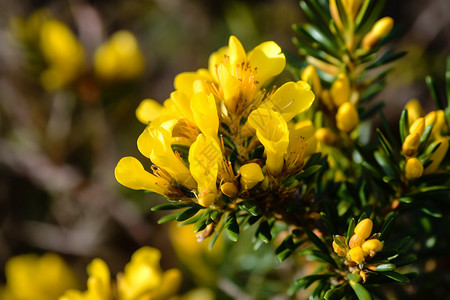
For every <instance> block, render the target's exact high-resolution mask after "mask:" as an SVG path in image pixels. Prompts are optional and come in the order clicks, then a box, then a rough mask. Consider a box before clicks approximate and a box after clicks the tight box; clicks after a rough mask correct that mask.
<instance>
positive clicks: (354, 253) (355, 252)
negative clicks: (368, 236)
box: [348, 247, 364, 264]
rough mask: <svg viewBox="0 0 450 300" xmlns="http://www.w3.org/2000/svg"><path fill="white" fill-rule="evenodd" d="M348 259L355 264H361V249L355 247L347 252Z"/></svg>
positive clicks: (362, 257)
mask: <svg viewBox="0 0 450 300" xmlns="http://www.w3.org/2000/svg"><path fill="white" fill-rule="evenodd" d="M348 256H349V257H348V258H349V259H350V260H352V261H354V262H356V263H357V264H362V262H363V260H364V253H363V250H362V248H361V247H355V248H352V249H350V251H348Z"/></svg>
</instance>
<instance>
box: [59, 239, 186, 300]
mask: <svg viewBox="0 0 450 300" xmlns="http://www.w3.org/2000/svg"><path fill="white" fill-rule="evenodd" d="M160 259H161V253H160V252H159V250H157V249H155V248H151V247H143V248H140V249H138V250H137V251H136V252H135V253H134V254H133V255H132V256H131V261H130V262H129V263H128V264H127V265H126V266H125V269H124V272H123V273H119V274H118V275H117V281H116V282H115V283H114V282H112V281H111V273H110V271H109V268H108V266H107V265H106V263H105V262H104V261H103V260H101V259H99V258H96V259H94V260H93V261H92V262H91V263H90V264H89V265H88V267H87V271H88V275H89V278H88V281H87V290H86V291H85V292H81V291H77V290H69V291H67V292H66V293H65V294H64V295H63V296H61V297H60V298H59V300H113V299H117V300H132V299H155V300H164V299H170V298H171V297H173V296H175V295H176V294H177V292H178V289H179V287H180V284H181V272H180V271H179V270H178V269H170V270H167V271H165V272H164V271H162V270H161V267H160V265H159V261H160Z"/></svg>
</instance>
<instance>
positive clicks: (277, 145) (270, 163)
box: [248, 108, 289, 176]
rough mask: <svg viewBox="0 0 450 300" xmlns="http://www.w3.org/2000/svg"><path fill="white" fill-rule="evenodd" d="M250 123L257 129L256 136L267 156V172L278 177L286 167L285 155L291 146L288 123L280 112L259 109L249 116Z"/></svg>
mask: <svg viewBox="0 0 450 300" xmlns="http://www.w3.org/2000/svg"><path fill="white" fill-rule="evenodd" d="M248 123H249V125H250V126H251V127H253V128H254V129H256V136H257V137H258V140H259V141H260V142H261V144H263V145H264V148H265V150H266V154H267V161H266V167H267V171H268V172H270V173H271V174H273V175H274V176H277V175H278V174H280V173H281V170H282V168H283V165H284V158H283V156H284V154H285V152H286V150H287V147H288V145H289V130H288V127H287V123H286V121H285V120H284V118H283V117H282V115H281V114H280V113H279V112H276V111H273V110H271V109H267V108H258V109H256V110H254V111H252V113H251V114H250V115H249V117H248Z"/></svg>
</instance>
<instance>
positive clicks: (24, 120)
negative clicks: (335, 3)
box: [0, 0, 450, 299]
mask: <svg viewBox="0 0 450 300" xmlns="http://www.w3.org/2000/svg"><path fill="white" fill-rule="evenodd" d="M36 11H41V12H44V14H46V15H47V16H49V17H52V18H55V19H58V20H60V21H62V22H63V23H65V24H67V25H68V27H69V28H70V29H71V30H72V31H73V33H74V35H75V36H76V37H77V39H78V40H79V41H80V43H81V44H82V45H83V48H84V51H85V58H86V65H85V68H84V70H83V72H81V73H80V75H79V76H78V77H77V79H76V80H74V81H73V82H71V83H70V84H67V85H66V86H64V87H62V88H60V89H56V90H48V89H46V88H44V86H43V85H42V82H41V79H40V78H41V77H40V76H41V74H42V72H43V71H44V70H45V69H46V68H47V62H46V61H45V59H43V57H42V54H40V51H41V50H40V49H39V45H38V43H37V44H36V43H35V44H33V43H32V42H30V40H28V43H27V42H24V38H23V35H21V34H20V30H19V29H18V27H20V26H18V25H17V24H18V21H17V20H20V18H21V19H22V20H27V19H29V18H30V16H31V15H32V14H33V13H35V12H36ZM449 12H450V1H448V0H430V1H423V0H401V1H389V2H388V4H387V5H386V9H385V11H384V12H383V14H384V15H388V16H392V17H393V18H394V20H395V23H396V25H398V26H400V27H401V29H402V31H403V35H402V36H401V37H400V38H399V39H398V40H397V41H396V43H395V44H393V45H391V46H392V47H394V48H395V49H396V50H406V51H408V54H407V56H405V57H404V58H402V59H401V60H399V61H398V62H397V63H396V65H395V69H394V71H393V72H392V73H391V75H389V76H388V86H387V88H386V89H385V91H384V92H382V93H381V94H380V95H379V96H378V99H379V100H384V101H386V108H385V112H386V114H387V115H388V119H389V120H391V122H392V124H395V123H396V122H397V118H398V116H399V113H400V110H401V108H402V107H403V105H404V104H405V103H406V101H408V100H409V99H411V98H414V97H416V98H419V99H420V100H421V101H422V103H423V104H424V106H425V107H431V106H432V101H431V100H430V98H429V93H428V91H427V88H426V84H425V81H424V78H425V76H426V75H427V74H431V75H434V76H435V77H436V78H443V74H444V69H445V59H446V57H447V56H448V55H449V54H450V44H449V41H450V15H449ZM303 22H306V20H305V16H304V15H302V13H301V10H300V8H299V6H298V1H297V0H266V1H256V0H253V1H236V0H235V1H225V0H223V1H222V0H221V1H209V0H145V1H133V0H129V1H118V0H111V1H94V0H93V1H61V0H53V1H31V0H22V1H16V0H0V269H1V270H3V269H4V265H5V263H6V261H7V260H8V259H9V258H10V257H12V256H14V255H18V254H22V253H45V252H49V251H50V252H56V253H59V254H61V255H62V256H63V257H64V258H65V259H66V260H67V261H68V262H69V263H70V265H71V266H72V267H73V268H74V269H75V270H76V272H77V273H78V274H79V276H80V278H83V276H85V270H84V268H85V266H86V264H87V263H88V262H89V261H90V260H91V259H92V258H94V257H102V258H103V259H104V260H105V261H106V262H107V263H108V264H109V266H110V267H111V270H112V273H113V274H114V273H116V272H118V271H120V270H122V269H123V266H124V264H125V263H126V262H127V261H128V260H129V257H130V255H131V253H132V252H133V251H134V250H136V249H137V248H139V247H140V246H143V245H150V246H153V247H157V248H159V249H160V250H161V251H162V252H163V260H162V264H163V268H165V269H166V268H169V267H181V268H183V270H184V272H185V285H184V287H183V289H185V290H187V289H189V288H190V287H191V286H195V285H201V280H198V278H201V276H202V275H198V274H197V275H198V276H197V275H196V274H193V273H192V271H189V267H188V266H186V262H184V264H183V262H180V260H179V259H178V258H177V255H176V251H174V246H173V244H172V243H171V241H170V239H169V233H168V229H169V226H168V225H157V220H158V219H159V218H160V217H161V216H162V215H164V214H163V213H158V212H150V208H151V207H152V206H154V205H156V204H158V203H161V202H162V199H160V198H157V197H155V196H154V195H151V194H147V193H144V192H136V191H131V190H127V189H126V188H124V187H122V186H121V185H119V184H118V183H117V182H116V181H115V178H114V167H115V165H116V163H117V162H118V161H119V159H120V158H121V157H123V156H128V155H132V156H135V157H139V158H141V160H143V157H142V156H141V155H140V154H139V153H138V151H137V147H136V139H137V137H138V136H139V134H140V133H141V132H142V130H143V129H144V125H143V124H140V123H139V122H138V121H137V119H136V117H135V109H136V108H137V106H138V105H139V103H140V101H141V100H143V99H145V98H152V99H155V100H158V101H161V102H162V101H164V100H165V99H166V98H168V97H169V95H170V93H171V92H172V90H173V79H174V77H175V76H176V74H178V73H181V72H185V71H195V70H197V69H198V68H201V67H206V66H207V63H208V56H209V54H211V53H212V52H213V51H215V50H217V49H218V48H220V47H222V46H224V45H226V44H227V42H228V37H229V35H230V34H234V35H236V36H237V37H238V38H239V39H240V40H241V41H242V43H243V45H244V47H245V48H246V49H247V50H250V49H252V48H253V47H254V46H256V45H257V44H259V43H261V42H263V41H266V40H274V41H275V42H277V43H278V44H279V45H280V46H281V47H282V48H283V49H284V51H286V52H287V53H290V54H291V55H293V56H294V57H297V58H299V59H301V58H300V57H299V56H298V55H297V53H296V49H295V47H294V45H293V44H292V43H291V38H292V36H293V34H294V33H293V31H292V30H291V25H292V24H293V23H303ZM19 23H20V22H19ZM118 30H128V31H130V32H131V33H133V34H134V35H135V36H136V39H137V41H138V44H139V47H140V50H141V51H142V53H143V56H144V61H145V69H144V71H143V73H141V74H139V75H137V76H135V77H134V78H131V79H127V80H112V81H111V80H104V79H102V78H100V77H99V76H98V75H96V73H95V70H94V66H93V64H94V63H93V61H94V56H95V51H96V49H98V47H99V46H100V45H101V44H102V43H103V42H105V41H106V40H108V39H109V37H110V36H111V35H112V34H113V33H114V32H116V31H118ZM31 31H32V30H31ZM30 35H31V40H33V38H32V36H33V33H30ZM282 76H284V77H285V78H290V76H291V75H290V74H289V73H288V72H285V73H283V74H282ZM393 126H394V125H393ZM184 234H185V233H180V235H179V237H178V238H179V239H182V237H183V236H184ZM186 243H187V242H186ZM176 247H177V246H176V245H175V248H176ZM239 247H240V248H239V249H241V250H242V253H246V251H250V252H251V250H252V249H251V246H249V245H246V243H242V245H240V246H239ZM175 250H176V249H175ZM264 251H265V250H264V249H263V250H261V251H260V254H258V255H260V257H259V258H261V257H263V258H264V261H268V263H267V264H258V260H255V259H254V260H253V261H251V259H250V258H249V257H246V258H245V259H239V258H238V257H239V255H230V257H228V258H227V257H226V255H225V256H224V258H222V259H223V260H226V259H230V260H232V259H234V260H236V262H235V266H236V268H234V269H233V267H231V266H228V269H226V270H223V269H222V271H223V274H228V275H230V274H231V275H233V276H234V277H235V278H241V277H242V280H243V281H244V282H246V283H247V284H248V285H249V286H250V285H255V284H257V283H260V281H261V280H262V279H260V278H259V277H258V276H256V275H253V276H256V277H255V278H251V279H249V278H248V277H245V276H246V274H247V273H249V272H250V270H252V269H255V268H256V266H258V268H259V269H258V270H257V271H256V273H257V274H259V275H261V278H267V277H273V278H274V280H273V282H272V283H273V286H272V285H270V284H269V285H267V286H268V287H267V289H271V295H276V294H277V290H278V291H279V290H283V289H284V288H285V286H283V285H281V286H279V283H277V280H276V278H278V277H279V276H280V274H284V275H283V276H285V277H289V276H291V275H293V274H295V267H293V266H289V267H287V266H279V265H276V264H275V258H274V257H271V256H270V251H265V252H264ZM233 254H235V253H233ZM228 255H229V254H228ZM214 259H215V263H217V265H219V264H220V262H219V261H220V258H217V257H215V258H214ZM244 261H245V263H243V262H244ZM260 261H261V260H259V262H260ZM188 264H189V263H188ZM211 265H212V266H213V265H214V264H211ZM230 265H233V264H230ZM183 266H184V267H183ZM274 269H276V270H275V271H274ZM205 272H206V273H208V271H205ZM272 273H275V275H276V276H275V275H273V276H272ZM203 275H204V274H203ZM268 275H270V276H268ZM240 276H241V277H240ZM277 276H278V277H277ZM196 278H197V279H196ZM258 280H259V281H258ZM264 280H267V279H264ZM199 281H200V284H199ZM447 281H450V280H449V279H447ZM4 282H5V274H4V273H3V272H1V273H0V284H2V283H4ZM220 284H221V286H222V288H223V289H225V290H228V292H227V294H228V295H227V296H225V295H223V297H225V298H226V297H229V298H239V297H240V298H241V299H245V297H247V296H249V295H246V294H245V293H244V294H240V291H239V290H236V289H235V287H233V286H232V283H230V282H221V283H220ZM206 285H207V284H206ZM230 285H231V286H230ZM244 291H245V289H244ZM233 293H234V294H233ZM249 297H250V296H249ZM250 298H251V297H250ZM250 298H249V299H250ZM280 299H282V298H280Z"/></svg>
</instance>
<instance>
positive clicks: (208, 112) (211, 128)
mask: <svg viewBox="0 0 450 300" xmlns="http://www.w3.org/2000/svg"><path fill="white" fill-rule="evenodd" d="M191 110H192V114H193V117H194V120H195V124H196V125H197V127H198V128H199V129H200V131H201V132H202V133H203V134H204V135H206V136H209V137H212V138H213V139H215V140H216V141H217V143H218V142H219V139H218V137H217V131H218V130H219V117H218V115H217V106H216V100H215V98H214V95H213V94H209V95H207V94H206V93H205V92H199V93H197V94H195V95H194V96H193V97H192V99H191Z"/></svg>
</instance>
